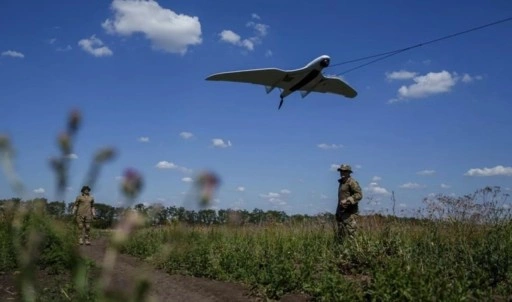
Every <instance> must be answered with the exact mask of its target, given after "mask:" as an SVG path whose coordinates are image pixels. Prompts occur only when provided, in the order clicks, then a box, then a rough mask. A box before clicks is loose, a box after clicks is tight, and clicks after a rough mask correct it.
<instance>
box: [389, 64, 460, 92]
mask: <svg viewBox="0 0 512 302" xmlns="http://www.w3.org/2000/svg"><path fill="white" fill-rule="evenodd" d="M413 80H414V82H415V83H414V84H411V85H409V86H402V87H400V88H399V89H398V95H399V97H401V98H423V97H427V96H429V95H433V94H439V93H444V92H449V91H450V90H451V88H452V87H453V86H454V85H455V82H456V79H455V78H454V75H452V74H451V73H449V72H448V71H446V70H443V71H441V72H429V73H427V74H426V75H422V76H416V77H414V78H413Z"/></svg>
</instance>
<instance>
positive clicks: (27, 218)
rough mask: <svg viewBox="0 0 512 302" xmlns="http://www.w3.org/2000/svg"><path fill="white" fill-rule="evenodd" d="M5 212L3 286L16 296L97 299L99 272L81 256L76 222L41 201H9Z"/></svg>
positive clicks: (0, 232) (0, 261)
mask: <svg viewBox="0 0 512 302" xmlns="http://www.w3.org/2000/svg"><path fill="white" fill-rule="evenodd" d="M0 210H1V211H0V272H1V274H2V276H3V277H2V283H3V284H2V286H3V287H11V286H12V287H14V289H15V291H14V292H12V295H11V296H12V297H11V298H15V299H16V300H17V301H18V300H19V301H95V295H94V291H93V290H92V287H91V286H89V283H90V282H91V279H92V278H93V275H94V274H96V275H97V272H98V270H97V269H96V268H95V267H94V266H93V265H92V263H91V262H89V261H87V260H85V259H83V258H81V257H80V255H79V252H78V249H77V245H76V235H75V229H74V227H73V225H72V224H70V223H69V222H66V221H60V220H55V219H53V218H51V217H50V216H48V215H46V213H45V211H44V209H43V208H42V207H41V206H39V205H37V204H24V205H20V204H17V203H5V204H2V208H1V209H0ZM95 272H96V273H95ZM2 294H5V293H2Z"/></svg>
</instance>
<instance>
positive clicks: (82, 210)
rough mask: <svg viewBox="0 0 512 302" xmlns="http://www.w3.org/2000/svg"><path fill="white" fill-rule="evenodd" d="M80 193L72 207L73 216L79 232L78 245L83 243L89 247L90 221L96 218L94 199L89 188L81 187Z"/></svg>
mask: <svg viewBox="0 0 512 302" xmlns="http://www.w3.org/2000/svg"><path fill="white" fill-rule="evenodd" d="M80 192H81V194H80V195H78V196H77V197H76V199H75V203H74V205H73V214H74V215H75V217H76V222H77V223H78V229H79V230H80V235H79V243H80V244H84V242H85V244H86V245H90V244H91V242H90V241H89V238H90V236H89V235H90V231H91V221H92V219H93V217H94V216H96V210H95V209H94V197H93V196H92V195H91V194H90V192H91V188H89V186H83V187H82V190H81V191H80Z"/></svg>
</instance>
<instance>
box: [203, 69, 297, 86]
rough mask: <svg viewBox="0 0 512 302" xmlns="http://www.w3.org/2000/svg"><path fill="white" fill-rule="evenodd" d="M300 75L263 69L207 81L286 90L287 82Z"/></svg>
mask: <svg viewBox="0 0 512 302" xmlns="http://www.w3.org/2000/svg"><path fill="white" fill-rule="evenodd" d="M299 74H300V72H297V71H293V72H292V71H286V70H281V69H277V68H263V69H249V70H239V71H231V72H221V73H216V74H213V75H211V76H209V77H207V78H206V80H208V81H228V82H241V83H250V84H257V85H264V86H267V87H280V88H284V87H285V86H286V83H287V82H290V81H292V80H293V79H294V78H296V77H297V76H298V75H299Z"/></svg>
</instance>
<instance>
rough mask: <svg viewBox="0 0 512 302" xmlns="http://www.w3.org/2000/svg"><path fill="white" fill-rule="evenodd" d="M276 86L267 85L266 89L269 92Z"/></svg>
mask: <svg viewBox="0 0 512 302" xmlns="http://www.w3.org/2000/svg"><path fill="white" fill-rule="evenodd" d="M274 88H275V86H265V91H266V92H267V94H269V93H270V92H271V91H272V90H274Z"/></svg>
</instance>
